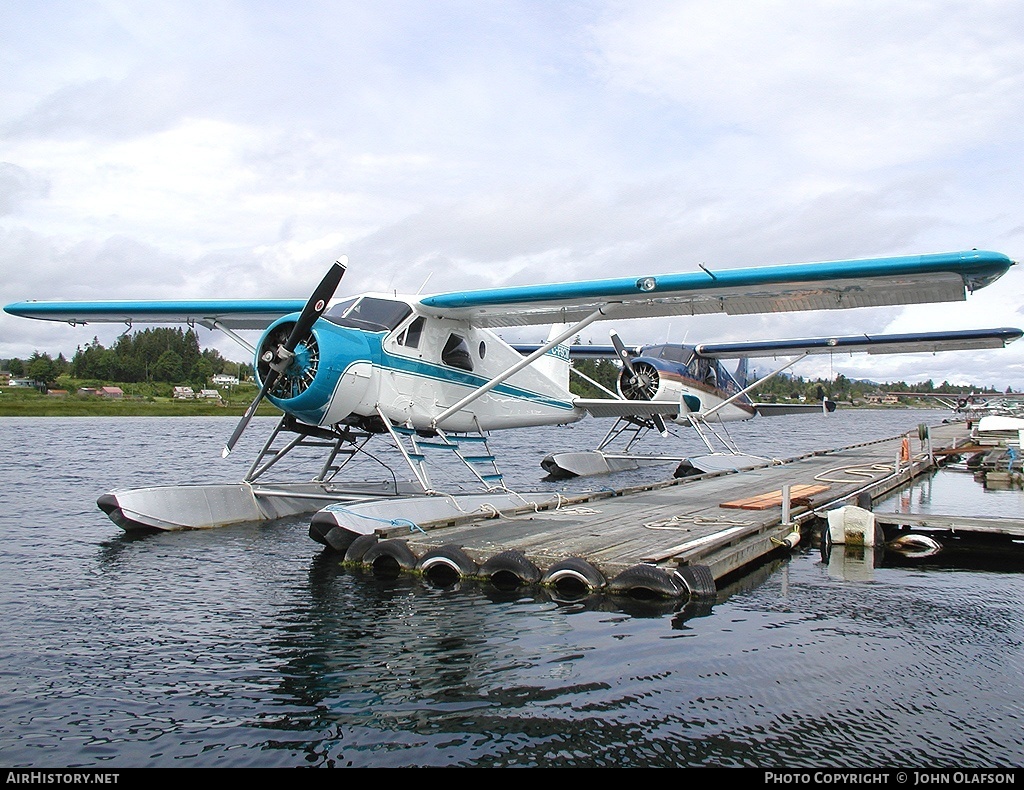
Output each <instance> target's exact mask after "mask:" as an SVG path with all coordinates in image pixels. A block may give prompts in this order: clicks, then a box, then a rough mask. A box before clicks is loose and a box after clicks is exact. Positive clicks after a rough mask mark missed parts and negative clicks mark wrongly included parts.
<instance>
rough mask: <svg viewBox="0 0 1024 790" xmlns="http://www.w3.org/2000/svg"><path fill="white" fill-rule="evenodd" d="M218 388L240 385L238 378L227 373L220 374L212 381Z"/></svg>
mask: <svg viewBox="0 0 1024 790" xmlns="http://www.w3.org/2000/svg"><path fill="white" fill-rule="evenodd" d="M210 381H211V382H213V384H214V385H215V386H217V387H234V386H237V385H238V376H229V375H228V374H227V373H218V374H217V375H216V376H214V377H213V378H211V379H210Z"/></svg>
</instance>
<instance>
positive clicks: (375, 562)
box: [362, 538, 416, 578]
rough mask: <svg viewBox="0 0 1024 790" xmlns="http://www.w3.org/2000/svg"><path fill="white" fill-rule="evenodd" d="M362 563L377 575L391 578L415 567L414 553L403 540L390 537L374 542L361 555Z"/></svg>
mask: <svg viewBox="0 0 1024 790" xmlns="http://www.w3.org/2000/svg"><path fill="white" fill-rule="evenodd" d="M362 562H363V565H366V566H369V568H370V570H372V571H373V573H374V574H375V575H377V576H382V577H385V578H393V577H395V576H397V575H398V574H399V573H401V572H402V571H411V570H414V569H415V568H416V555H415V554H413V551H412V549H410V548H409V544H407V543H406V542H405V541H404V540H398V539H397V538H391V539H390V540H382V541H378V542H377V543H374V544H373V545H372V546H370V548H368V549H367V550H366V553H365V554H364V555H363V561H362Z"/></svg>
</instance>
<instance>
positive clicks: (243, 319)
mask: <svg viewBox="0 0 1024 790" xmlns="http://www.w3.org/2000/svg"><path fill="white" fill-rule="evenodd" d="M305 303H306V300H305V299H191V300H163V301H158V300H140V301H96V302H42V301H28V302H16V303H14V304H9V305H7V306H6V307H5V308H4V311H5V312H7V313H10V314H11V315H17V316H21V317H22V318H38V319H41V320H45V321H66V322H67V323H70V324H89V323H113V324H127V325H128V326H131V325H132V324H188V325H190V326H194V325H198V326H205V327H206V328H208V329H266V328H267V327H268V326H270V324H271V323H273V322H274V321H275V320H277V319H278V318H280V317H281V316H283V315H288V314H289V313H297V312H299V311H300V310H302V308H303V306H304V305H305Z"/></svg>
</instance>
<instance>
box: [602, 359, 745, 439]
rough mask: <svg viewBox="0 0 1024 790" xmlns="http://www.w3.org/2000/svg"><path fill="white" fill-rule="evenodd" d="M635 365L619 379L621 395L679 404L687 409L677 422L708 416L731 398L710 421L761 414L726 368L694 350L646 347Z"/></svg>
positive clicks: (676, 417)
mask: <svg viewBox="0 0 1024 790" xmlns="http://www.w3.org/2000/svg"><path fill="white" fill-rule="evenodd" d="M631 361H632V367H633V373H632V374H631V373H630V371H629V370H628V369H626V368H623V370H622V372H621V373H620V375H619V380H618V391H619V394H620V395H621V396H622V397H624V398H627V399H629V400H668V401H676V402H679V403H680V404H681V406H682V407H683V408H681V409H680V413H679V414H678V415H676V416H675V417H674V418H673V421H674V422H677V423H682V424H687V423H688V422H689V421H688V419H687V417H686V414H687V412H690V413H694V414H701V415H705V414H706V413H707V412H708V411H709V410H711V409H714V408H715V407H718V406H719V405H720V404H722V403H723V402H724V401H727V400H729V399H730V398H734V400H732V401H731V402H729V403H728V404H727V405H725V406H721V407H720V408H719V409H718V410H717V411H715V412H713V413H712V414H711V415H710V416H708V417H707V419H708V420H709V421H714V422H730V421H735V420H749V419H750V418H751V417H754V416H755V415H756V414H757V411H756V409H755V408H754V405H753V403H752V402H751V401H750V399H749V398H748V397H747V396H746V395H739V393H740V392H741V391H742V389H743V388H742V387H741V386H740V384H739V383H738V382H737V381H736V379H735V378H734V377H733V375H732V374H731V373H730V372H729V371H728V370H727V369H726V368H725V366H724V365H723V364H722V363H721V362H720V361H719V360H717V359H713V358H708V357H702V356H699V355H697V354H696V353H695V352H694V348H693V347H692V346H684V345H675V344H665V345H660V346H645V347H643V348H641V349H640V353H639V355H638V356H636V357H634V358H633V359H632V360H631ZM737 395H738V397H736V396H737Z"/></svg>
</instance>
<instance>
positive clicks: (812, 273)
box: [419, 250, 1014, 327]
mask: <svg viewBox="0 0 1024 790" xmlns="http://www.w3.org/2000/svg"><path fill="white" fill-rule="evenodd" d="M1013 264H1014V262H1013V261H1011V260H1010V259H1009V258H1008V257H1007V256H1005V255H1003V254H1002V253H998V252H988V251H981V250H970V251H966V252H949V253H935V254H930V255H912V256H904V257H893V258H869V259H861V260H846V261H830V262H824V263H805V264H788V265H782V266H766V267H759V268H750V269H724V270H721V271H718V272H711V271H709V270H707V269H706V268H704V267H702V269H703V271H701V272H700V273H686V274H665V275H652V276H642V277H624V278H618V279H610V280H588V281H582V282H576V283H555V284H549V285H536V286H520V287H510V288H494V289H486V290H478V291H459V292H453V293H447V294H436V295H433V296H427V297H424V298H422V299H421V300H420V303H419V306H420V307H421V309H423V310H424V311H425V312H427V313H433V314H435V315H438V316H447V317H449V318H464V319H468V320H472V321H473V322H474V323H476V324H478V325H482V326H491V327H499V326H526V325H532V324H551V323H571V322H574V321H580V320H584V319H586V318H587V317H589V316H593V315H594V313H595V312H598V311H599V312H600V314H601V316H602V317H604V316H607V317H610V318H647V317H655V316H673V315H702V314H708V313H728V314H730V315H750V314H755V313H776V312H790V311H798V310H832V309H841V308H855V307H877V306H882V305H906V304H921V303H928V302H953V301H963V300H964V299H965V298H966V295H967V293H968V292H969V291H975V290H977V289H978V288H983V287H985V286H986V285H989V284H990V283H992V282H994V281H995V280H996V279H998V278H999V277H1001V276H1002V275H1003V274H1005V273H1006V271H1007V270H1008V269H1009V267H1010V266H1012V265H1013Z"/></svg>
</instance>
